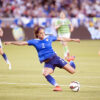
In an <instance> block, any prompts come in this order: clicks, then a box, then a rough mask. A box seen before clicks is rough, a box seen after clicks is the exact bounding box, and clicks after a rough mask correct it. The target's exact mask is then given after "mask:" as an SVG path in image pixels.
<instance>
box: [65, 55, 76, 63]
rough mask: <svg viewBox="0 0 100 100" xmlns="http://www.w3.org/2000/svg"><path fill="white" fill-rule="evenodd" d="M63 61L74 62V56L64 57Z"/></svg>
mask: <svg viewBox="0 0 100 100" xmlns="http://www.w3.org/2000/svg"><path fill="white" fill-rule="evenodd" d="M65 59H66V60H67V61H68V62H70V61H74V60H75V56H70V57H65Z"/></svg>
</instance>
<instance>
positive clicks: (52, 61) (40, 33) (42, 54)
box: [5, 27, 80, 91]
mask: <svg viewBox="0 0 100 100" xmlns="http://www.w3.org/2000/svg"><path fill="white" fill-rule="evenodd" d="M34 34H35V36H36V39H31V40H28V41H21V42H17V41H15V42H5V45H8V44H14V45H19V46H21V45H29V46H34V47H35V48H36V50H37V52H38V57H39V60H40V62H41V63H43V62H44V68H43V75H44V77H45V78H46V79H47V81H48V82H49V83H51V84H52V85H54V86H55V88H54V89H53V90H54V91H62V89H61V87H60V86H59V85H58V84H57V83H56V81H55V79H54V78H53V77H52V76H51V75H50V74H52V73H53V72H54V70H55V68H56V67H59V68H62V69H65V70H66V71H68V72H69V73H71V74H74V73H75V63H74V62H73V61H70V62H69V64H68V63H67V62H66V61H64V60H63V59H62V58H60V57H59V56H57V54H56V53H55V52H54V50H53V49H52V42H53V41H56V40H57V41H67V42H69V41H75V42H80V40H79V39H70V38H68V39H67V38H61V37H60V38H59V37H56V36H47V37H46V36H45V32H44V28H42V27H39V28H36V29H35V33H34Z"/></svg>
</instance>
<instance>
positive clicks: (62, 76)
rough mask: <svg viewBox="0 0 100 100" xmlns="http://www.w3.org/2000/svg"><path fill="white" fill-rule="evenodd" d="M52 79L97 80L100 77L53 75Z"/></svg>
mask: <svg viewBox="0 0 100 100" xmlns="http://www.w3.org/2000/svg"><path fill="white" fill-rule="evenodd" d="M54 77H61V78H78V79H79V78H81V79H82V78H86V79H87V78H89V79H93V78H95V79H99V78H100V76H74V75H73V76H67V75H66V76H65V75H54Z"/></svg>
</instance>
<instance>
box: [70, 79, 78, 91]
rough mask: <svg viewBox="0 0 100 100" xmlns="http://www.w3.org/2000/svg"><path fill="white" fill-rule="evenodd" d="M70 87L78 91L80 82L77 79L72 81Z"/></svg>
mask: <svg viewBox="0 0 100 100" xmlns="http://www.w3.org/2000/svg"><path fill="white" fill-rule="evenodd" d="M69 88H70V89H71V90H72V91H74V92H78V91H79V90H80V83H79V82H77V81H73V82H71V83H70V85H69Z"/></svg>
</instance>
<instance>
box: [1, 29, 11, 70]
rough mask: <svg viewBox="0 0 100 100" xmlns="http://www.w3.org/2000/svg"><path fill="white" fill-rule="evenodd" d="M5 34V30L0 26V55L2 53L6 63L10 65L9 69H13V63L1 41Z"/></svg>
mask: <svg viewBox="0 0 100 100" xmlns="http://www.w3.org/2000/svg"><path fill="white" fill-rule="evenodd" d="M2 36H3V30H2V29H1V28H0V55H2V57H3V58H4V60H5V61H6V63H7V64H8V65H9V70H11V63H10V61H9V60H8V58H7V56H6V54H5V53H4V52H3V49H2V43H1V37H2Z"/></svg>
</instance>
